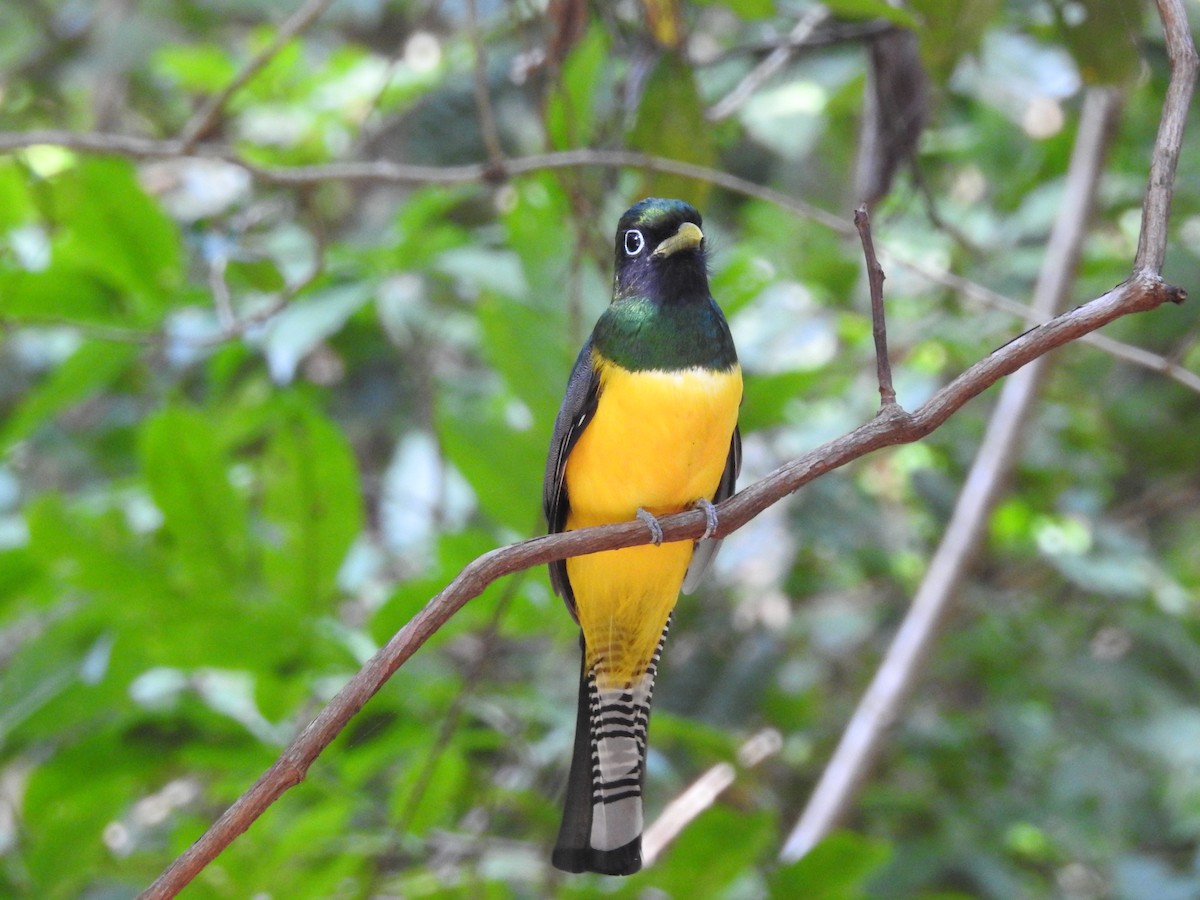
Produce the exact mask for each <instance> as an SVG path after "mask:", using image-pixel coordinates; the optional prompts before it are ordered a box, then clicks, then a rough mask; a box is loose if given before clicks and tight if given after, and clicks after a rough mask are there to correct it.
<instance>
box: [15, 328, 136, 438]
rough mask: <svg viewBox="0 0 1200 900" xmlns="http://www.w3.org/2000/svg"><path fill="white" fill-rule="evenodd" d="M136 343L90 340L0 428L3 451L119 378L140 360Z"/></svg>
mask: <svg viewBox="0 0 1200 900" xmlns="http://www.w3.org/2000/svg"><path fill="white" fill-rule="evenodd" d="M137 354H138V348H137V347H135V346H133V345H132V344H106V343H102V342H100V341H90V342H88V343H85V344H83V345H81V346H80V347H79V349H78V350H76V351H75V352H74V353H73V354H71V356H70V357H68V358H67V361H66V362H64V363H63V364H62V365H60V366H59V367H58V368H57V369H55V370H54V373H53V374H52V375H50V377H49V378H47V379H46V380H45V381H43V382H42V383H41V384H39V385H38V386H37V387H36V388H34V389H33V391H31V392H30V393H29V394H28V395H26V396H25V397H24V398H23V399H22V400H21V402H20V404H18V406H17V408H16V409H15V410H13V412H12V414H11V415H9V416H8V421H7V422H5V423H4V425H3V426H2V427H0V453H3V452H4V451H5V450H7V449H8V448H9V447H11V446H12V445H13V444H14V443H16V442H17V441H19V440H21V439H23V438H26V437H28V436H29V435H30V434H32V433H33V432H34V430H36V429H37V428H38V427H39V426H41V425H42V424H43V423H44V422H45V421H46V420H48V419H50V418H51V417H53V416H54V415H56V414H57V413H60V412H62V411H63V410H65V409H67V408H68V407H70V406H72V405H74V404H76V403H79V402H81V401H83V400H85V399H86V398H88V397H90V396H91V395H92V394H94V393H96V392H97V391H100V390H102V389H104V388H106V387H108V386H109V385H110V384H112V382H113V381H115V380H116V379H117V378H118V377H119V376H120V375H121V374H122V373H123V372H124V371H125V370H126V369H127V368H128V367H129V366H130V365H131V364H132V363H133V362H134V361H135V360H136V359H137Z"/></svg>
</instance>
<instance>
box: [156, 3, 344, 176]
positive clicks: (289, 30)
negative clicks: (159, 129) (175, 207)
mask: <svg viewBox="0 0 1200 900" xmlns="http://www.w3.org/2000/svg"><path fill="white" fill-rule="evenodd" d="M331 5H333V0H308V2H307V3H305V4H304V6H302V7H300V9H298V10H296V12H295V13H293V14H292V17H291V18H290V19H288V20H287V21H286V22H284V23H283V24H282V25H281V26H279V31H278V32H276V34H275V40H273V41H271V43H270V44H268V45H267V46H266V47H264V48H263V49H262V50H260V51H259V52H258V53H256V54H255V55H254V56H253V57H252V58H251V59H250V60H249V61H248V62H247V63H246V64H245V65H244V66H243V67H242V70H241V71H240V72H238V73H237V75H235V76H234V77H233V80H232V81H230V82H229V84H227V85H225V87H224V88H223V89H222V90H221V92H220V93H219V94H214V95H213V96H211V97H209V98H208V100H207V102H205V104H204V105H203V106H202V107H200V109H199V110H197V111H196V113H195V114H194V115H193V116H192V117H191V118H190V119H189V120H188V121H187V124H185V125H184V126H183V130H182V131H181V132H180V133H179V145H180V147H181V149H182V150H183V152H184V153H187V152H189V151H190V150H191V149H192V148H193V147H194V146H195V145H196V142H197V141H200V140H203V139H204V138H205V137H206V136H207V135H208V133H209V132H210V131H212V129H213V126H214V125H216V124H217V119H219V118H220V116H221V111H222V110H223V109H224V108H225V105H226V104H227V103H228V102H229V101H230V100H231V99H232V98H233V95H234V94H236V93H237V92H238V91H240V90H241V89H242V88H244V87H245V86H246V85H247V84H249V83H250V81H251V79H253V78H254V76H256V75H257V74H258V73H259V72H261V71H262V70H263V68H264V67H266V65H267V63H269V62H270V61H271V60H272V59H274V58H275V57H276V56H278V55H279V52H280V51H281V50H283V48H284V47H286V46H287V45H288V43H289V42H290V41H291V40H292V38H294V37H296V35H298V34H300V33H301V32H303V31H304V30H306V29H307V28H308V27H309V26H310V25H312V24H313V22H315V21H317V19H319V18H320V17H321V16H322V15H323V14H324V13H325V10H327V9H329V7H330V6H331Z"/></svg>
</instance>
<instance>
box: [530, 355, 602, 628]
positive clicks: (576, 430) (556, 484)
mask: <svg viewBox="0 0 1200 900" xmlns="http://www.w3.org/2000/svg"><path fill="white" fill-rule="evenodd" d="M599 395H600V380H599V378H598V377H597V376H596V369H595V367H594V366H593V365H592V341H591V338H589V339H588V340H587V342H586V343H585V344H584V345H583V349H582V350H580V351H579V356H578V357H577V358H576V360H575V367H574V368H573V369H572V370H571V377H570V378H569V379H568V380H567V394H566V396H565V397H563V402H562V406H561V407H559V410H558V417H557V418H556V419H555V420H554V434H553V435H552V436H551V438H550V452H549V453H548V454H547V456H546V475H545V477H544V478H543V479H542V510H543V511H544V512H545V514H546V524H547V525H548V526H549V529H550V533H551V534H554V533H556V532H559V531H562V530H563V529H564V528H565V527H566V524H567V512H568V511H569V510H570V508H571V501H570V498H569V497H568V496H567V486H566V483H565V481H564V471H565V469H566V466H567V457H568V456H569V455H570V453H571V448H573V447H574V446H575V442H576V441H578V440H579V436H580V435H581V434H583V429H585V428H586V427H587V424H588V422H590V421H591V420H592V416H594V415H595V414H596V403H597V400H598V399H599ZM550 584H551V585H552V586H553V588H554V591H555V593H557V594H558V595H559V596H560V597H562V598H563V600H564V601H565V602H566V604H567V609H569V610H570V611H571V615H572V616H574V615H575V594H574V592H573V591H572V590H571V582H570V580H569V579H568V578H567V563H566V560H562V559H560V560H556V561H555V562H552V563H550Z"/></svg>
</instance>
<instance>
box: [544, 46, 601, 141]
mask: <svg viewBox="0 0 1200 900" xmlns="http://www.w3.org/2000/svg"><path fill="white" fill-rule="evenodd" d="M608 65H609V41H608V35H607V34H605V32H604V29H603V28H602V27H600V26H599V24H597V25H594V26H593V27H592V28H590V29H589V30H588V32H587V34H585V35H584V37H583V39H582V40H580V41H579V43H577V44H576V45H575V46H574V47H573V48H572V49H571V52H570V54H569V55H568V56H567V59H566V62H564V63H563V67H562V77H561V78H560V79H559V82H558V89H557V90H556V91H554V93H553V94H551V96H550V99H549V102H547V104H546V134H547V136H548V137H549V138H550V144H551V146H553V147H554V148H555V149H558V150H565V149H567V148H569V147H586V146H588V145H589V144H590V143H591V141H592V137H593V135H594V133H595V129H596V125H597V122H598V117H597V116H596V114H595V103H596V96H597V93H598V89H599V88H600V86H601V85H603V84H604V76H605V73H606V72H607V71H608Z"/></svg>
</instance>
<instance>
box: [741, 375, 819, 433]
mask: <svg viewBox="0 0 1200 900" xmlns="http://www.w3.org/2000/svg"><path fill="white" fill-rule="evenodd" d="M822 377H823V376H822V374H821V372H820V371H819V370H815V371H812V372H780V373H778V374H773V375H755V374H751V373H747V374H746V376H745V381H746V389H745V399H744V400H743V401H742V408H741V410H740V411H739V413H738V423H739V424H740V425H741V428H742V433H743V434H748V433H749V432H752V431H759V430H760V429H764V428H773V427H775V426H776V425H782V424H783V423H784V422H785V421H786V419H787V415H786V413H787V408H788V405H789V404H791V403H793V402H794V401H796V400H797V398H799V397H803V396H805V395H806V394H807V393H808V390H809V388H811V387H812V386H813V385H814V384H815V383H817V382H819V381H820V380H821V379H822Z"/></svg>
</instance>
